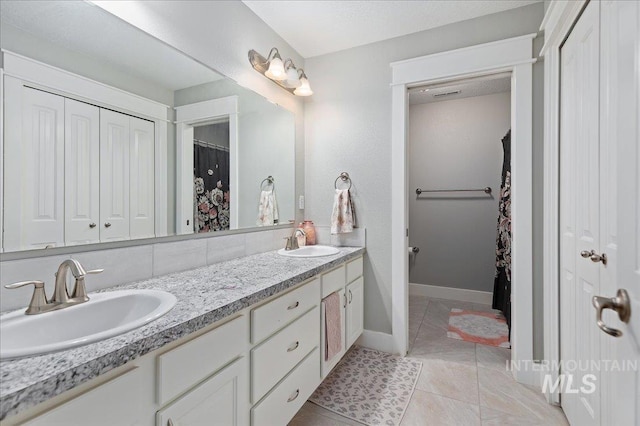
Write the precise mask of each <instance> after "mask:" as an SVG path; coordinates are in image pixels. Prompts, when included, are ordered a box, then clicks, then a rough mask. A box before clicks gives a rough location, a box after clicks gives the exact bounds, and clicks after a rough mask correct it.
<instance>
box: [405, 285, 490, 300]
mask: <svg viewBox="0 0 640 426" xmlns="http://www.w3.org/2000/svg"><path fill="white" fill-rule="evenodd" d="M409 296H427V297H433V298H436V299H448V300H459V301H460V302H473V303H482V304H485V305H490V304H491V302H492V301H493V293H491V292H488V291H478V290H467V289H464V288H452V287H440V286H436V285H428V284H415V283H409Z"/></svg>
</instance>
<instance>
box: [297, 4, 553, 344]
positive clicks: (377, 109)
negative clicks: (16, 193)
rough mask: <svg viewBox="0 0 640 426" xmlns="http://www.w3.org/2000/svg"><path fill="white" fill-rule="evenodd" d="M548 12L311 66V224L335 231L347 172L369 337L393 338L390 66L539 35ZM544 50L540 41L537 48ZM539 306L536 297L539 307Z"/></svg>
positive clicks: (517, 12)
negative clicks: (336, 200) (363, 245)
mask: <svg viewBox="0 0 640 426" xmlns="http://www.w3.org/2000/svg"><path fill="white" fill-rule="evenodd" d="M543 8H544V5H543V4H542V3H537V4H534V5H530V6H526V7H522V8H518V9H512V10H509V11H506V12H502V13H497V14H493V15H488V16H483V17H480V18H476V19H471V20H468V21H463V22H459V23H455V24H451V25H447V26H444V27H440V28H435V29H432V30H428V31H423V32H420V33H416V34H411V35H408V36H403V37H398V38H394V39H390V40H385V41H382V42H378V43H374V44H370V45H366V46H361V47H357V48H353V49H349V50H345V51H342V52H337V53H333V54H328V55H323V56H319V57H315V58H309V59H307V60H306V65H305V71H306V73H307V75H308V76H309V80H310V82H311V84H312V86H313V90H314V95H313V96H312V97H311V99H308V100H307V102H306V104H305V122H306V124H305V145H306V157H307V161H306V165H305V170H306V175H305V183H306V197H307V205H306V207H307V210H306V217H308V218H310V219H312V220H314V221H315V222H316V223H317V224H320V225H327V224H328V223H329V218H330V212H331V204H332V197H333V180H334V179H335V177H336V176H337V175H338V173H340V172H341V171H343V170H345V171H347V172H349V173H350V175H351V177H352V178H353V181H354V186H355V189H356V199H355V201H356V204H357V207H358V208H359V210H358V219H359V220H360V222H361V224H362V225H363V226H366V228H367V256H366V258H365V270H364V276H365V286H366V288H365V328H366V329H368V330H374V331H379V332H384V333H391V316H392V312H391V214H390V202H391V201H390V200H391V196H390V194H389V191H390V188H391V185H390V182H389V176H390V173H391V166H390V157H391V88H390V86H389V84H390V82H391V69H390V66H389V64H390V63H391V62H393V61H399V60H403V59H409V58H414V57H418V56H424V55H428V54H432V53H436V52H442V51H447V50H451V49H456V48H461V47H465V46H472V45H476V44H481V43H487V42H491V41H496V40H501V39H505V38H509V37H516V36H519V35H524V34H530V33H535V32H537V31H538V27H539V25H540V23H541V21H542V17H543ZM539 43H540V41H538V40H536V43H535V44H536V45H539ZM537 49H539V47H538V48H537ZM535 51H536V52H537V50H535ZM542 75H543V70H542V65H541V64H536V65H535V66H534V89H535V88H536V81H537V82H539V81H541V79H542ZM539 88H540V86H537V90H535V92H534V135H533V137H534V165H533V166H534V169H535V170H536V172H535V173H534V185H536V186H538V187H539V188H541V187H542V180H541V177H542V173H541V171H542V163H541V162H540V161H539V159H540V153H541V149H542V127H541V125H542V121H541V117H542V101H541V99H542V91H541V90H539ZM536 159H537V160H536ZM536 173H538V174H537V175H536ZM541 203H542V197H540V196H538V197H537V198H534V214H538V213H539V211H538V210H537V209H540V208H541ZM534 227H535V223H534ZM534 232H536V230H535V228H534ZM534 252H535V253H534V254H535V256H534V262H535V265H534V268H535V269H536V270H539V271H541V268H542V264H541V263H540V260H539V259H541V253H542V252H541V245H540V244H538V245H537V246H536V241H535V240H534ZM541 278H542V274H541V273H539V274H537V275H534V287H535V292H534V295H536V297H541V294H542V282H541ZM536 300H537V299H536V298H535V297H534V302H535V301H536ZM539 300H541V299H539ZM534 309H535V310H539V311H540V312H541V311H542V304H536V306H534ZM538 320H540V318H538ZM536 329H539V330H542V323H541V322H536ZM535 352H536V354H541V353H542V336H541V334H540V335H538V336H536V344H535Z"/></svg>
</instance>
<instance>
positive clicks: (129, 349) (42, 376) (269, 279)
mask: <svg viewBox="0 0 640 426" xmlns="http://www.w3.org/2000/svg"><path fill="white" fill-rule="evenodd" d="M339 249H340V253H338V254H335V255H332V256H324V257H315V258H290V257H285V256H280V255H278V254H277V252H276V251H271V252H267V253H260V254H256V255H252V256H246V257H242V258H238V259H234V260H230V261H227V262H221V263H217V264H214V265H209V266H206V267H202V268H197V269H193V270H190V271H185V272H179V273H175V274H170V275H164V276H161V277H156V278H152V279H149V280H144V281H138V282H135V283H132V284H125V285H120V286H117V287H112V288H110V289H107V290H104V291H113V290H125V289H158V290H165V291H168V292H170V293H172V294H173V295H175V296H176V298H177V299H178V301H177V303H176V305H175V306H174V308H173V309H172V310H171V311H169V313H167V314H166V315H164V316H163V317H161V318H160V319H158V320H156V321H153V322H152V323H150V324H147V325H145V326H144V327H141V328H138V329H135V330H132V331H130V332H128V333H125V334H121V335H119V336H116V337H113V338H110V339H107V340H103V341H101V342H97V343H92V344H89V345H86V346H80V347H78V348H74V349H69V350H66V351H61V352H55V353H52V354H47V355H40V356H33V357H28V358H20V359H16V360H7V361H2V362H0V420H3V419H5V418H6V417H7V416H12V415H15V414H18V413H19V412H21V411H24V410H25V409H27V408H30V407H33V406H35V405H36V404H39V403H41V402H43V401H46V400H47V399H49V398H52V397H54V396H56V395H58V394H61V393H62V392H64V391H67V390H69V389H72V388H73V387H75V386H77V385H79V384H81V383H84V382H86V381H88V380H91V379H93V378H95V377H97V376H99V375H100V374H103V373H106V372H107V371H109V370H112V369H114V368H116V367H119V366H121V365H124V364H126V363H127V362H129V361H131V360H134V359H136V358H138V357H140V356H142V355H144V354H147V353H149V352H151V351H153V350H155V349H158V348H161V347H162V346H164V345H165V344H167V343H170V342H172V341H174V340H177V339H179V338H181V337H184V336H186V335H188V334H190V333H193V332H194V331H197V330H200V329H202V328H203V327H206V326H208V325H210V324H213V323H215V322H216V321H219V320H221V319H223V318H225V317H228V316H230V315H232V314H234V313H236V312H239V311H241V310H242V309H244V308H246V307H248V306H251V305H253V304H255V303H258V302H260V301H262V300H264V299H266V298H268V297H270V296H272V295H274V294H277V293H279V292H282V291H284V290H286V289H288V288H290V287H293V286H294V285H296V284H299V283H301V282H303V281H304V280H306V279H308V278H310V277H312V276H314V275H317V274H319V273H321V272H323V271H326V270H328V269H331V268H333V267H334V266H337V265H339V264H341V263H343V262H345V261H347V260H349V259H351V258H354V257H357V256H359V255H360V254H362V253H364V250H365V249H364V248H362V247H339ZM43 315H46V314H43Z"/></svg>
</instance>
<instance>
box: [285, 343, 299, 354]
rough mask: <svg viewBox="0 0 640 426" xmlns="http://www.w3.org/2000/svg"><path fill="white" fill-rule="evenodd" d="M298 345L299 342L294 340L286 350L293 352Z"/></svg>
mask: <svg viewBox="0 0 640 426" xmlns="http://www.w3.org/2000/svg"><path fill="white" fill-rule="evenodd" d="M298 346H300V342H296V343H295V344H293V345H292V346H289V348H288V349H287V352H293V351H295V350H296V349H298Z"/></svg>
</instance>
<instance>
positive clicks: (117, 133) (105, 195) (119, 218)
mask: <svg viewBox="0 0 640 426" xmlns="http://www.w3.org/2000/svg"><path fill="white" fill-rule="evenodd" d="M129 150H130V147H129V116H128V115H124V114H120V113H117V112H113V111H109V110H106V109H100V224H99V226H100V241H103V242H104V241H116V240H124V239H128V238H129V156H130V153H129Z"/></svg>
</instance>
